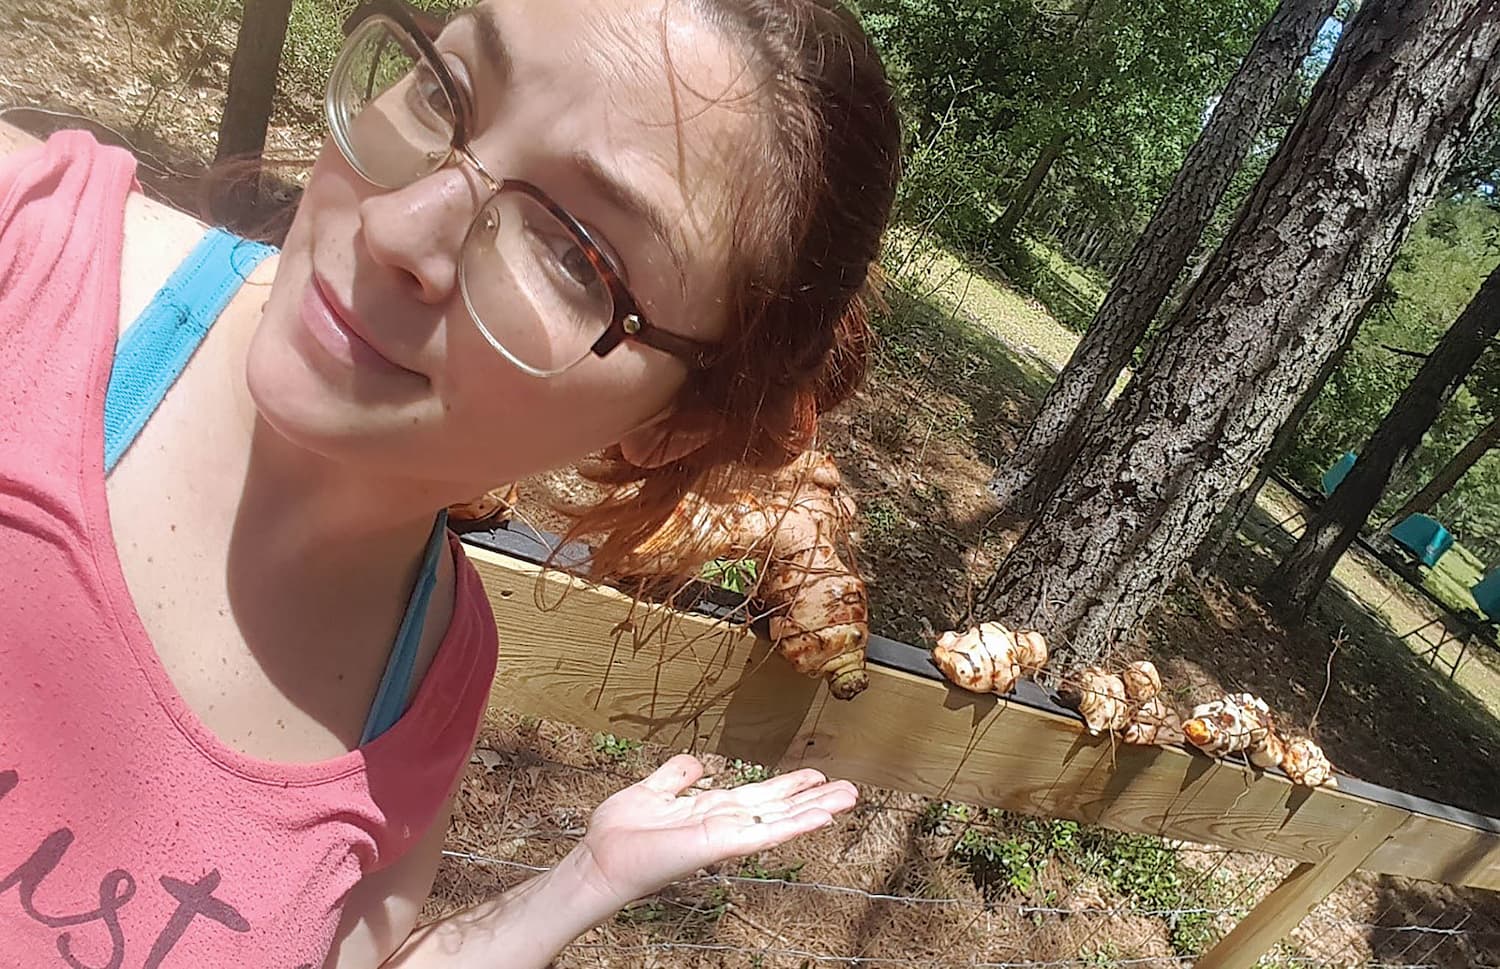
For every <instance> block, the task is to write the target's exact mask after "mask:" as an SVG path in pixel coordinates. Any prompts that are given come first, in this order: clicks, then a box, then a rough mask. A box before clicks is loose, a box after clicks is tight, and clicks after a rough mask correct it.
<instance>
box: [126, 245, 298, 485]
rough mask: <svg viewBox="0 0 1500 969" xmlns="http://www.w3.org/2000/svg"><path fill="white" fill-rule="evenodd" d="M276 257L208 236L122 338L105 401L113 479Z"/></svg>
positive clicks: (269, 250) (267, 250) (269, 249)
mask: <svg viewBox="0 0 1500 969" xmlns="http://www.w3.org/2000/svg"><path fill="white" fill-rule="evenodd" d="M275 251H276V250H275V249H273V248H272V247H270V246H265V245H261V244H260V243H258V242H249V241H247V240H245V239H241V238H240V237H239V236H237V235H234V234H233V233H230V232H225V231H224V230H223V229H210V230H208V233H207V234H206V235H204V237H203V238H202V239H201V240H200V241H199V242H198V245H197V246H195V247H194V249H193V251H192V252H191V253H190V254H189V255H188V257H187V259H186V260H184V261H183V263H182V265H180V266H178V267H177V271H176V272H174V273H172V276H171V278H169V279H168V280H167V282H166V284H165V285H163V286H162V288H161V289H159V290H157V292H156V296H155V298H154V299H152V300H151V303H150V304H149V305H148V306H147V307H146V308H145V310H143V311H142V312H141V315H140V316H138V317H136V318H135V320H134V321H133V322H132V323H131V324H130V327H129V329H127V330H126V331H125V333H124V335H122V336H121V337H120V342H119V344H118V346H117V347H116V348H115V362H114V369H113V370H112V371H111V372H110V375H109V390H108V392H107V393H106V395H105V400H104V473H105V474H108V473H109V472H110V471H112V470H114V467H115V465H116V464H118V463H119V461H120V458H121V457H122V456H124V454H125V451H126V450H127V449H128V448H129V447H130V445H131V444H132V443H133V442H134V441H135V438H136V435H138V434H139V433H140V432H141V428H143V427H145V426H146V421H147V420H148V419H150V417H151V414H152V413H153V412H154V411H155V410H156V407H157V405H158V404H160V403H161V401H162V398H163V397H165V396H166V395H167V391H168V390H170V389H171V387H172V385H173V384H174V383H176V382H177V378H178V377H180V376H181V375H182V370H183V368H184V367H186V366H187V363H188V361H189V360H191V359H192V356H193V353H194V352H195V351H196V350H197V349H198V346H199V344H201V343H202V342H203V338H204V336H206V335H207V334H208V328H209V327H210V326H212V325H213V322H214V320H216V319H218V317H219V314H220V313H222V312H223V311H224V307H226V306H228V305H229V301H230V299H231V298H233V296H234V294H235V292H236V291H238V290H239V288H240V284H241V283H243V282H244V281H245V279H246V278H247V277H248V276H249V275H250V273H251V272H252V271H253V270H254V269H255V267H256V266H258V265H260V263H261V261H262V260H264V259H265V258H266V257H267V256H269V255H271V254H272V253H274V252H275Z"/></svg>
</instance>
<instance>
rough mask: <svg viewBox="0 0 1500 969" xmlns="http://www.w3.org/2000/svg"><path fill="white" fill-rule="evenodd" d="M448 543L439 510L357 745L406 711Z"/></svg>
mask: <svg viewBox="0 0 1500 969" xmlns="http://www.w3.org/2000/svg"><path fill="white" fill-rule="evenodd" d="M447 547H448V513H447V512H446V511H442V512H439V513H438V516H437V521H436V522H434V523H433V525H432V534H431V535H430V536H428V538H427V551H426V552H425V553H424V554H423V556H422V571H421V572H420V573H419V574H418V575H417V584H416V587H415V588H413V589H412V591H411V599H410V600H408V601H407V603H406V615H404V616H402V617H401V629H400V630H399V631H398V632H397V633H396V643H395V645H394V646H392V647H391V656H390V659H389V660H388V661H387V662H386V664H385V676H383V677H381V680H380V689H379V690H377V691H376V692H375V702H374V703H373V704H371V705H370V716H369V717H368V718H367V719H366V720H365V732H364V734H363V735H362V736H361V737H360V738H359V745H360V746H361V747H363V746H364V745H365V744H367V743H369V742H370V741H372V740H374V739H375V738H376V737H378V736H380V735H381V734H383V733H385V732H386V731H387V730H389V729H390V727H391V725H392V724H394V723H395V722H396V721H397V720H400V719H401V714H402V713H404V712H406V703H407V699H408V697H407V694H409V693H410V692H411V680H412V673H413V671H414V670H415V667H416V662H417V648H418V647H419V646H420V645H421V643H422V626H423V625H424V620H425V619H426V618H427V603H428V602H429V601H430V600H431V599H432V587H433V586H434V585H435V584H436V583H437V566H438V556H439V555H441V554H442V553H443V552H444V551H446V550H447Z"/></svg>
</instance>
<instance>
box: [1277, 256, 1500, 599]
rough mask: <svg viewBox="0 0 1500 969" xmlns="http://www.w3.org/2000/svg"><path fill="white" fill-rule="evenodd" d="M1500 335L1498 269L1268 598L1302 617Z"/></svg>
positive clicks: (1310, 528) (1290, 558) (1283, 568)
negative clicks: (1403, 467) (1394, 476)
mask: <svg viewBox="0 0 1500 969" xmlns="http://www.w3.org/2000/svg"><path fill="white" fill-rule="evenodd" d="M1496 333H1500V269H1496V270H1495V271H1494V272H1493V273H1491V274H1490V276H1489V278H1488V279H1486V280H1485V281H1484V282H1483V283H1482V284H1481V285H1480V287H1479V292H1478V293H1477V294H1475V296H1474V299H1473V300H1471V301H1470V302H1469V305H1468V306H1466V307H1465V308H1464V311H1463V312H1462V313H1460V314H1459V317H1458V319H1457V320H1456V321H1455V322H1454V324H1453V325H1452V326H1451V327H1449V328H1448V332H1447V333H1444V334H1443V338H1442V339H1441V340H1439V341H1438V345H1437V347H1436V348H1434V349H1433V351H1432V353H1431V354H1429V355H1428V357H1427V359H1426V361H1424V362H1423V364H1422V368H1421V369H1420V370H1418V371H1417V375H1416V376H1415V377H1413V378H1412V381H1411V383H1410V384H1408V385H1407V387H1406V389H1405V390H1404V391H1402V392H1401V396H1400V397H1399V398H1397V400H1396V403H1395V404H1394V405H1393V406H1392V407H1391V409H1390V412H1389V413H1388V414H1386V416H1385V419H1384V420H1382V421H1381V422H1380V426H1379V427H1377V428H1376V429H1375V433H1374V434H1372V435H1370V440H1369V442H1368V443H1367V444H1366V445H1365V446H1364V447H1363V448H1362V449H1361V450H1360V453H1359V460H1358V461H1357V462H1355V465H1354V467H1353V468H1352V469H1351V470H1350V471H1349V475H1348V477H1346V478H1344V480H1343V481H1342V482H1341V483H1340V484H1339V486H1338V488H1336V489H1335V490H1334V492H1333V494H1331V495H1329V496H1328V500H1327V501H1325V502H1324V503H1323V506H1322V507H1321V508H1319V509H1318V513H1317V514H1316V515H1314V516H1313V519H1312V521H1310V522H1308V525H1307V528H1306V530H1304V531H1303V533H1302V537H1301V538H1299V539H1298V540H1297V544H1296V545H1294V546H1292V550H1291V551H1290V552H1288V553H1287V556H1286V558H1285V559H1283V560H1282V562H1281V565H1280V567H1279V568H1277V569H1276V570H1275V571H1273V572H1272V573H1271V576H1270V577H1269V578H1268V579H1267V580H1266V583H1265V589H1266V593H1267V595H1268V596H1269V597H1270V599H1271V600H1272V601H1273V602H1275V603H1277V604H1278V605H1280V606H1282V607H1283V608H1284V609H1285V610H1286V611H1288V612H1289V613H1291V614H1293V615H1299V616H1300V615H1302V614H1304V613H1305V612H1306V611H1307V608H1308V607H1309V606H1311V605H1312V602H1313V600H1314V599H1315V598H1317V595H1318V591H1319V590H1320V589H1322V588H1323V586H1324V584H1325V583H1327V581H1328V577H1329V576H1330V575H1332V574H1333V567H1334V566H1335V565H1336V564H1337V563H1338V560H1339V558H1340V557H1341V556H1342V555H1343V554H1344V552H1346V551H1348V549H1349V546H1350V545H1352V544H1354V540H1355V538H1357V537H1358V536H1359V530H1360V528H1361V527H1362V526H1363V525H1364V523H1365V521H1366V520H1367V519H1368V518H1369V517H1370V513H1371V512H1373V511H1374V510H1375V506H1376V505H1377V504H1378V503H1379V502H1380V496H1381V495H1383V494H1385V489H1386V487H1387V486H1388V485H1389V484H1390V482H1391V475H1392V474H1393V473H1394V472H1395V471H1396V469H1397V468H1399V467H1400V466H1401V465H1402V464H1403V463H1405V461H1406V460H1407V459H1408V458H1409V457H1410V456H1411V454H1412V452H1414V451H1415V450H1416V449H1417V447H1418V446H1419V445H1420V444H1421V443H1422V435H1424V434H1426V433H1427V429H1428V428H1429V427H1431V426H1432V422H1433V421H1435V420H1437V416H1438V414H1439V413H1440V412H1441V411H1442V409H1443V405H1444V404H1446V403H1447V402H1448V399H1449V398H1450V397H1452V396H1453V392H1454V391H1455V390H1457V389H1458V385H1459V384H1461V383H1463V379H1464V377H1465V376H1467V375H1468V373H1469V371H1470V370H1471V369H1472V368H1473V366H1474V364H1475V363H1476V362H1478V360H1479V355H1480V353H1482V352H1483V351H1484V347H1485V344H1486V343H1488V342H1489V341H1490V339H1491V338H1493V337H1494V336H1495V334H1496Z"/></svg>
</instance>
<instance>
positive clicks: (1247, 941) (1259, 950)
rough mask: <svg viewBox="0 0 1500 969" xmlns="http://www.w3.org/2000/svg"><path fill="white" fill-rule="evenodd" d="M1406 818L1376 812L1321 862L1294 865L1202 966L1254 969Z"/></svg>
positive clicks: (1207, 968) (1199, 964) (1201, 968)
mask: <svg viewBox="0 0 1500 969" xmlns="http://www.w3.org/2000/svg"><path fill="white" fill-rule="evenodd" d="M1406 821H1407V815H1405V814H1403V813H1401V812H1398V811H1394V810H1380V809H1375V810H1372V812H1371V813H1370V815H1369V816H1367V817H1366V818H1365V820H1364V821H1363V822H1361V823H1360V825H1359V826H1358V827H1357V828H1355V829H1354V830H1353V831H1352V832H1350V833H1349V835H1348V836H1347V837H1345V838H1344V840H1343V841H1341V842H1339V844H1338V845H1337V846H1335V847H1334V848H1333V850H1332V851H1330V852H1328V854H1327V855H1326V856H1324V857H1323V859H1322V860H1321V861H1315V862H1304V863H1302V864H1300V865H1298V866H1297V867H1296V868H1294V869H1293V870H1292V873H1291V874H1290V875H1288V876H1286V878H1285V879H1283V880H1282V882H1281V884H1280V885H1277V886H1276V887H1275V888H1274V889H1273V890H1272V891H1271V894H1269V895H1267V896H1266V897H1265V898H1264V899H1262V900H1261V902H1260V904H1259V905H1257V906H1255V908H1253V909H1251V910H1250V913H1249V914H1248V915H1246V916H1245V917H1244V918H1243V919H1241V920H1240V924H1239V925H1236V926H1235V927H1234V929H1233V931H1231V932H1230V933H1229V934H1228V935H1226V936H1224V938H1222V939H1220V940H1219V943H1218V944H1217V945H1215V946H1214V947H1213V948H1212V949H1210V950H1208V951H1207V952H1205V953H1204V954H1203V957H1202V958H1200V959H1199V960H1198V961H1197V963H1196V964H1195V966H1196V969H1251V967H1253V966H1254V965H1255V964H1256V962H1258V961H1259V960H1260V957H1261V956H1263V955H1265V954H1266V953H1267V952H1269V951H1270V950H1271V947H1272V946H1274V945H1275V944H1276V943H1277V942H1280V941H1281V940H1282V939H1284V938H1286V937H1287V936H1288V935H1289V934H1291V931H1292V930H1293V929H1295V928H1296V927H1297V926H1298V924H1300V923H1301V922H1302V920H1303V919H1305V918H1307V913H1309V912H1311V911H1312V909H1313V906H1314V905H1317V904H1318V903H1319V902H1321V901H1322V900H1323V899H1325V898H1327V897H1328V896H1329V895H1330V894H1331V893H1332V892H1333V890H1334V889H1336V888H1338V887H1339V885H1341V884H1343V882H1344V879H1346V878H1348V877H1349V876H1350V875H1352V874H1353V873H1354V871H1355V870H1356V869H1357V868H1359V866H1360V865H1361V864H1363V863H1364V861H1365V859H1366V858H1369V857H1370V855H1371V853H1373V852H1374V851H1375V849H1376V848H1379V847H1380V846H1381V845H1382V844H1384V843H1385V841H1386V839H1388V838H1389V837H1390V836H1391V835H1392V834H1394V833H1395V831H1396V829H1397V828H1399V827H1401V825H1402V824H1404V823H1406Z"/></svg>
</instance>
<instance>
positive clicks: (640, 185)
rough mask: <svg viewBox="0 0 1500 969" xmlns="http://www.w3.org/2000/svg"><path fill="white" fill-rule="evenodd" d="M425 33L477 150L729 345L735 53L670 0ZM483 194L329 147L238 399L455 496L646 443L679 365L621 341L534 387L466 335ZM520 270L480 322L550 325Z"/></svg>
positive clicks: (739, 79)
mask: <svg viewBox="0 0 1500 969" xmlns="http://www.w3.org/2000/svg"><path fill="white" fill-rule="evenodd" d="M436 46H437V48H438V50H439V52H440V53H441V54H442V55H443V59H444V61H445V63H446V64H447V65H448V66H449V68H450V69H451V71H452V73H453V75H454V77H455V79H456V81H457V83H458V84H459V85H460V86H462V87H466V88H467V89H468V91H469V92H470V95H471V99H472V103H473V109H474V114H473V124H474V130H473V131H472V132H471V137H470V146H471V148H472V151H473V154H474V155H475V157H476V158H477V159H478V160H479V161H480V163H481V164H483V166H484V167H485V168H486V169H487V170H488V171H489V172H490V173H492V174H493V175H494V176H495V177H496V178H499V179H519V180H524V181H527V182H531V183H533V184H534V185H536V186H538V187H540V188H541V189H542V190H543V191H545V192H546V193H547V194H548V195H550V196H551V197H552V199H554V200H555V201H556V202H557V203H559V204H560V205H561V206H562V207H564V208H565V209H567V210H568V211H569V212H570V213H571V214H572V215H573V216H574V217H575V218H576V219H578V220H579V221H580V222H581V223H583V224H584V225H585V226H586V227H587V228H588V229H589V230H590V232H591V233H593V235H594V236H595V237H596V238H597V239H598V240H599V241H600V242H601V244H602V246H603V247H604V248H605V249H606V251H608V252H610V253H611V254H612V256H613V257H614V258H615V259H616V260H617V261H618V262H619V264H620V266H621V268H622V270H623V273H624V275H625V278H626V281H627V283H628V285H629V287H630V290H631V292H632V294H633V295H634V296H635V298H636V300H637V301H638V302H639V304H640V307H641V310H642V312H643V315H644V316H645V317H646V318H647V319H648V320H649V321H651V322H652V323H653V324H654V325H656V326H658V327H661V328H662V329H665V330H668V331H671V332H673V333H676V334H679V335H681V336H686V337H690V338H693V339H696V340H700V341H705V342H714V341H716V340H718V339H720V338H721V337H722V336H723V328H724V325H725V321H724V312H723V308H722V307H723V302H724V298H725V295H726V293H725V284H724V279H725V276H726V266H727V262H728V248H729V239H730V219H731V214H730V213H731V209H730V202H731V200H733V199H737V198H738V197H739V196H740V195H742V194H743V190H742V186H740V185H739V184H738V183H739V182H741V181H743V180H744V179H745V178H746V177H747V176H746V174H745V173H746V171H747V170H748V169H747V168H746V166H744V165H743V164H742V163H738V162H737V159H742V158H744V157H746V156H747V155H750V154H753V153H755V151H756V148H755V146H756V145H757V144H758V141H757V138H758V135H757V127H756V122H755V119H754V116H753V114H752V113H751V111H749V110H747V109H746V107H747V105H750V104H751V103H752V102H753V98H752V96H751V93H750V92H751V89H752V87H753V80H752V79H751V77H750V72H749V71H748V70H747V67H746V64H745V60H744V57H743V55H742V53H741V50H740V48H739V46H738V45H737V44H735V43H734V42H733V40H731V39H730V38H727V37H725V36H723V35H722V34H721V32H720V31H719V30H718V29H717V28H715V27H714V26H712V25H710V24H708V23H706V22H704V21H703V20H702V18H701V17H700V16H699V15H698V14H696V13H695V12H694V11H693V9H692V7H691V5H688V4H680V3H665V2H663V0H549V2H547V3H520V2H514V0H489V2H486V3H483V4H480V5H479V6H477V7H475V8H473V9H472V10H470V11H468V12H467V13H465V14H464V15H461V16H460V17H458V18H456V19H455V20H454V21H452V22H451V23H450V24H449V25H448V26H447V27H446V29H445V30H444V31H443V33H442V35H441V36H440V37H439V38H438V40H437V42H436ZM489 195H490V191H489V189H488V188H487V187H486V186H485V184H484V183H483V181H482V180H481V179H480V178H479V177H478V176H477V175H476V173H474V172H473V171H471V170H469V169H468V168H467V167H466V166H462V165H459V164H453V165H449V166H448V167H445V168H442V169H440V170H438V171H436V172H435V173H433V174H430V175H427V176H425V177H423V178H420V179H417V180H416V181H414V182H412V183H410V184H409V185H406V186H405V187H404V188H399V189H393V190H388V189H382V188H378V187H376V186H374V185H372V184H370V183H369V182H368V181H366V180H365V179H364V178H362V177H361V176H360V175H359V174H358V173H357V172H356V171H355V170H354V169H353V168H351V167H350V165H349V164H348V163H347V162H346V160H345V158H344V156H343V155H342V154H341V153H340V151H339V150H338V148H337V147H335V146H334V145H333V144H332V143H329V144H327V145H325V147H324V150H323V152H322V153H321V155H320V156H319V158H318V161H317V164H316V166H315V167H314V169H313V173H312V177H311V179H310V181H309V183H308V186H307V189H306V192H305V193H304V195H303V198H302V202H301V205H300V208H299V210H298V212H297V217H296V220H295V222H294V223H293V225H292V228H291V231H290V233H289V234H288V236H287V240H286V244H285V246H284V247H283V250H282V254H281V259H280V265H279V267H278V269H277V276H276V280H275V284H274V286H273V287H272V290H271V294H270V297H269V300H268V303H267V306H266V310H265V313H264V316H263V319H262V322H261V324H260V327H259V329H258V330H257V331H256V333H255V335H254V338H253V340H252V343H251V347H250V354H249V363H248V371H247V376H248V380H249V386H250V391H251V394H252V396H253V398H254V400H255V402H256V406H257V408H258V409H259V411H260V413H261V414H262V416H263V417H264V418H265V419H266V420H267V421H268V422H269V423H270V424H271V425H272V426H273V427H274V428H276V430H277V431H279V432H280V433H281V434H282V435H283V436H285V437H286V438H288V439H290V440H291V441H293V442H294V443H296V444H299V445H301V446H303V447H306V448H309V449H310V450H313V451H315V452H318V453H321V454H323V455H326V456H328V457H330V458H333V459H335V460H338V461H341V462H345V463H349V464H353V465H357V466H360V467H362V468H366V469H368V470H369V471H370V472H372V473H373V474H395V475H400V476H406V477H415V478H420V479H423V480H428V481H433V482H439V483H441V484H442V485H443V486H445V487H446V486H447V485H449V484H451V485H452V488H453V493H454V495H455V496H456V497H464V496H467V495H469V494H472V493H477V491H479V490H482V489H484V488H489V487H492V486H494V485H495V484H497V483H499V482H501V481H508V480H514V479H516V478H519V477H524V476H526V475H529V474H533V473H536V472H539V471H542V470H546V469H549V468H554V467H559V466H563V465H566V464H569V463H571V462H573V461H576V460H578V459H579V458H581V457H583V456H584V455H586V454H589V453H591V452H594V451H596V450H599V449H601V448H604V447H606V446H609V445H611V444H615V443H619V442H622V441H624V442H625V443H626V444H627V447H629V445H631V444H632V442H634V443H635V444H636V445H640V443H641V442H643V441H651V440H653V439H654V434H655V429H654V428H647V429H645V430H640V429H641V428H643V427H644V426H645V425H648V424H651V423H652V422H653V421H654V420H655V419H657V418H659V417H660V416H662V415H663V413H664V411H666V409H667V408H668V406H669V404H670V403H671V401H672V399H673V397H674V396H675V393H676V392H677V390H678V389H679V388H680V387H681V386H682V383H683V381H684V380H685V379H686V378H687V373H688V371H687V368H686V366H685V365H684V364H683V363H682V362H681V361H680V360H678V359H677V358H675V357H672V356H669V355H667V354H666V353H663V352H661V351H659V350H655V349H651V348H648V347H645V346H643V345H642V344H640V343H637V342H634V341H628V340H627V341H626V342H625V343H624V344H622V345H621V346H619V347H618V348H616V349H615V350H614V351H613V352H611V353H610V354H608V355H607V356H604V357H595V356H588V357H587V358H585V359H583V360H582V361H581V362H580V363H578V365H577V366H574V367H572V368H571V369H569V370H567V371H566V372H564V373H562V374H559V375H557V376H553V377H547V378H539V377H534V376H530V375H528V374H527V373H525V372H523V371H522V370H521V369H519V368H517V367H516V366H514V365H513V364H512V363H510V362H509V361H508V360H506V359H505V358H504V357H503V356H502V355H501V354H500V353H498V352H497V351H496V350H495V349H494V348H493V347H491V345H490V344H489V343H488V342H487V341H486V340H485V338H484V335H483V334H482V333H481V332H480V331H479V329H478V328H477V327H476V326H475V324H474V323H473V321H472V319H471V317H470V315H469V311H468V310H467V309H466V306H465V301H464V298H463V295H462V294H461V291H460V284H459V272H460V264H461V262H462V260H463V254H462V253H463V249H464V241H465V237H466V234H467V233H468V232H469V228H470V225H471V223H472V222H473V220H474V217H475V214H476V212H477V211H478V209H479V207H480V205H482V204H483V203H484V202H485V200H486V199H487V198H488V197H489ZM641 210H644V211H641ZM653 225H655V226H657V228H655V229H653ZM511 278H512V276H511V274H510V272H509V270H508V269H507V267H505V266H504V265H503V264H502V265H501V266H500V267H499V269H498V272H497V273H496V274H495V275H494V276H493V279H492V280H490V281H489V282H487V283H486V287H487V288H486V292H487V293H488V294H489V295H490V297H492V300H493V301H492V302H491V304H490V307H489V309H490V310H491V311H492V312H494V313H495V314H496V315H497V317H498V316H499V315H502V314H503V316H504V319H499V318H497V319H495V320H489V315H490V314H489V313H486V314H485V315H486V319H487V322H490V323H491V330H492V332H493V331H495V330H499V331H501V332H514V333H520V332H525V331H526V328H530V327H545V326H547V325H548V322H549V321H546V320H542V319H538V318H536V313H535V312H534V309H533V307H534V305H535V304H534V303H533V302H531V301H528V300H527V299H525V298H522V297H521V296H520V295H519V293H520V290H519V289H518V288H516V287H518V286H519V284H512V283H507V282H506V280H508V279H511ZM507 286H512V290H511V291H514V292H515V293H517V298H515V299H514V300H507V299H506V298H505V296H506V294H507V292H508V290H507V288H506V287H507ZM471 289H472V287H471ZM633 432H634V433H633ZM635 450H637V451H639V450H641V448H640V447H639V446H637V447H636V448H635Z"/></svg>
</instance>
